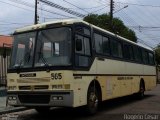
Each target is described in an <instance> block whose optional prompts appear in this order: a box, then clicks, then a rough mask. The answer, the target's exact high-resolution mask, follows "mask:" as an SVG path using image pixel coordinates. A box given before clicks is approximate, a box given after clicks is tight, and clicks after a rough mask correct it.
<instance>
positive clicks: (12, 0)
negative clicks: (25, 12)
mask: <svg viewBox="0 0 160 120" xmlns="http://www.w3.org/2000/svg"><path fill="white" fill-rule="evenodd" d="M9 1H11V2H14V3H18V4H21V5H25V6H27V7H30V8H33V9H34V5H33V4H30V3H28V2H24V1H22V0H18V1H17V0H9ZM38 9H39V10H43V11H45V12H48V13H51V14H55V15H59V16H62V17H68V18H72V17H71V16H67V15H63V14H60V13H56V12H53V11H51V10H47V9H44V8H39V7H38Z"/></svg>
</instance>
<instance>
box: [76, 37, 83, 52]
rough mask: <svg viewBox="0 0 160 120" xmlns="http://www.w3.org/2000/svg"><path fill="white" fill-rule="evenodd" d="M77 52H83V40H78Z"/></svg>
mask: <svg viewBox="0 0 160 120" xmlns="http://www.w3.org/2000/svg"><path fill="white" fill-rule="evenodd" d="M76 51H82V40H81V39H76Z"/></svg>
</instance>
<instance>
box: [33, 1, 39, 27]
mask: <svg viewBox="0 0 160 120" xmlns="http://www.w3.org/2000/svg"><path fill="white" fill-rule="evenodd" d="M37 4H38V0H35V16H34V24H37V23H38V15H37Z"/></svg>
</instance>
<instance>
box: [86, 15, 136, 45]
mask: <svg viewBox="0 0 160 120" xmlns="http://www.w3.org/2000/svg"><path fill="white" fill-rule="evenodd" d="M109 20H110V17H109V15H107V14H102V15H98V14H90V15H88V16H86V17H85V18H84V21H86V22H89V23H91V24H93V25H96V26H98V27H100V28H103V29H105V30H108V31H110V32H113V33H115V34H118V35H120V36H122V37H124V38H127V39H129V40H131V41H133V42H137V37H136V34H135V32H134V31H133V30H131V29H129V28H128V27H126V26H125V25H124V23H123V21H121V20H120V19H119V18H113V22H112V27H110V25H109ZM107 21H108V23H107Z"/></svg>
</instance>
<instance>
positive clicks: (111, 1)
mask: <svg viewBox="0 0 160 120" xmlns="http://www.w3.org/2000/svg"><path fill="white" fill-rule="evenodd" d="M113 9H114V1H113V0H110V28H111V30H112V21H113Z"/></svg>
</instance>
